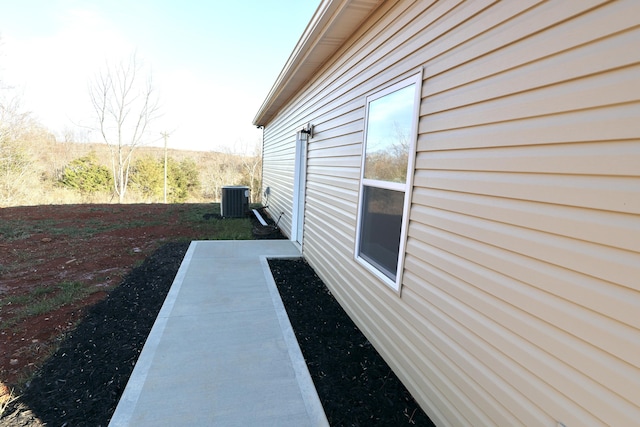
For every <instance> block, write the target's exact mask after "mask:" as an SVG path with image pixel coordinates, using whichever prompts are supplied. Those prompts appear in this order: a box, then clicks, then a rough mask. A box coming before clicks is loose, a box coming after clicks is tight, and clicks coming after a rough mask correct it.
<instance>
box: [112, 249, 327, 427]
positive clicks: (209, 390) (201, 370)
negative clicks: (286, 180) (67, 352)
mask: <svg viewBox="0 0 640 427" xmlns="http://www.w3.org/2000/svg"><path fill="white" fill-rule="evenodd" d="M299 256H300V252H299V250H298V249H297V247H296V246H295V245H294V244H293V243H292V242H290V241H287V240H250V241H197V242H192V243H191V245H190V247H189V250H188V251H187V253H186V255H185V258H184V260H183V262H182V265H181V266H180V269H179V270H178V274H177V275H176V278H175V280H174V282H173V285H172V286H171V290H170V291H169V294H168V295H167V298H166V300H165V302H164V305H163V306H162V309H161V310H160V313H159V314H158V318H157V319H156V322H155V324H154V325H153V329H152V330H151V333H150V334H149V337H148V338H147V341H146V343H145V346H144V348H143V350H142V353H141V355H140V358H139V359H138V362H137V364H136V366H135V368H134V370H133V373H132V375H131V378H130V379H129V382H128V383H127V386H126V389H125V391H124V393H123V395H122V397H121V399H120V402H119V403H118V407H117V408H116V411H115V413H114V415H113V417H112V419H111V422H110V424H109V426H111V427H116V426H136V427H141V426H154V427H157V426H278V427H286V426H296V427H299V426H327V425H328V423H327V419H326V417H325V414H324V411H323V409H322V405H321V404H320V401H319V399H318V395H317V394H316V390H315V387H314V386H313V382H312V380H311V377H310V376H309V372H308V371H307V366H306V364H305V362H304V359H303V357H302V354H301V353H300V349H299V347H298V343H297V341H296V339H295V336H294V334H293V330H292V329H291V325H290V324H289V319H288V318H287V314H286V312H285V310H284V307H283V305H282V301H281V300H280V295H279V294H278V291H277V289H276V286H275V283H274V282H273V278H272V277H271V273H270V270H269V266H268V264H267V261H266V258H275V257H288V258H291V257H299Z"/></svg>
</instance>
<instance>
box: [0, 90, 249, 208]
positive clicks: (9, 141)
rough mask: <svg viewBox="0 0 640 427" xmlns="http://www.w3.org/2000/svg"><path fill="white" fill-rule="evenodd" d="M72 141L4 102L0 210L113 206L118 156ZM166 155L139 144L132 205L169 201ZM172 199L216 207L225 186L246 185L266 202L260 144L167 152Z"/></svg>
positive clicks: (130, 184)
mask: <svg viewBox="0 0 640 427" xmlns="http://www.w3.org/2000/svg"><path fill="white" fill-rule="evenodd" d="M64 139H65V140H64V141H57V140H56V138H55V136H54V135H53V134H52V133H51V132H50V131H49V130H48V129H47V128H46V127H44V126H43V125H41V124H40V123H39V122H38V121H37V120H36V119H35V118H33V116H32V115H31V114H30V113H29V112H25V111H22V109H21V106H20V103H19V102H18V101H17V100H15V99H14V100H10V101H9V102H7V101H6V100H5V99H3V98H0V206H16V205H38V204H64V203H111V202H119V201H120V198H119V196H118V194H117V193H116V191H115V189H114V182H113V173H112V168H111V151H110V148H109V146H108V145H107V144H105V143H88V142H76V141H74V139H75V136H74V132H72V131H71V130H69V131H68V132H66V133H65V138H64ZM164 158H165V152H164V149H163V148H159V147H148V146H141V147H138V149H137V150H136V152H135V153H133V154H132V156H131V166H130V170H129V175H130V176H129V180H128V182H127V189H128V191H127V193H126V196H125V197H124V199H123V202H125V203H141V202H142V203H156V202H164V200H165V180H164V176H165V169H164V167H165V160H164ZM166 164H167V171H166V172H167V181H166V187H167V192H166V195H167V198H166V200H167V202H169V203H176V202H216V201H219V200H220V196H221V191H222V187H223V186H225V185H246V186H248V187H249V188H250V189H251V195H252V201H253V202H258V201H259V196H260V185H261V166H260V165H261V154H260V150H259V144H258V143H256V147H255V150H254V152H253V153H250V154H243V155H239V154H234V153H233V152H231V151H229V152H213V151H211V152H195V151H183V150H173V149H169V150H168V151H167V162H166Z"/></svg>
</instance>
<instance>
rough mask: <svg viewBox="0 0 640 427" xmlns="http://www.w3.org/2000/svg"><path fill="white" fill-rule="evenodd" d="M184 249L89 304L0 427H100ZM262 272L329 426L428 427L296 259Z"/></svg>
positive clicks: (169, 251) (158, 258)
mask: <svg viewBox="0 0 640 427" xmlns="http://www.w3.org/2000/svg"><path fill="white" fill-rule="evenodd" d="M267 235H268V236H270V237H271V238H274V237H275V238H278V237H281V234H280V233H279V232H277V230H276V231H274V233H273V234H271V233H265V236H267ZM265 236H256V238H264V237H265ZM187 248H188V243H168V244H166V245H164V246H162V247H161V248H159V249H158V250H157V251H156V252H155V253H154V254H153V255H152V256H150V257H149V258H147V259H146V260H145V261H144V263H143V264H142V265H141V266H139V267H137V268H136V269H134V270H133V271H132V272H131V273H130V274H129V276H127V277H126V278H125V280H124V281H123V282H122V284H121V285H120V286H118V287H117V288H115V289H114V290H113V291H112V292H111V293H110V294H109V296H108V297H107V298H106V299H105V300H103V301H102V302H100V303H98V304H96V305H95V306H94V307H92V309H91V310H89V312H88V313H87V315H86V317H85V318H84V319H83V321H82V322H81V323H80V324H79V325H78V327H77V328H76V329H75V330H74V331H72V332H71V333H69V334H68V335H67V336H66V337H65V339H64V340H63V342H62V344H61V346H60V348H59V349H58V350H57V351H56V352H55V353H54V354H53V356H51V358H50V359H48V361H47V362H46V363H45V364H44V366H42V368H41V369H40V370H39V371H38V372H37V373H36V375H35V376H34V377H33V378H32V380H31V381H30V382H29V383H28V387H27V388H26V389H25V390H24V391H23V392H22V395H21V397H20V398H19V399H18V400H16V401H15V402H13V403H12V404H11V405H10V406H9V407H8V408H7V410H6V411H5V415H4V416H3V417H2V419H0V427H4V426H23V427H36V426H42V423H45V424H46V425H49V426H106V425H107V424H108V422H109V419H110V418H111V416H112V415H113V412H114V411H115V408H116V405H117V403H118V399H119V398H120V395H121V394H122V392H123V391H124V387H125V386H126V383H127V380H128V378H129V376H130V375H131V372H132V371H133V367H134V365H135V362H136V360H137V358H138V356H139V354H140V352H141V351H142V347H143V345H144V342H145V340H146V337H147V336H148V334H149V332H150V330H151V327H152V326H153V322H154V321H155V318H156V317H157V314H158V312H159V311H160V308H161V306H162V303H163V301H164V299H165V297H166V294H167V292H168V291H169V288H170V286H171V284H172V282H173V278H174V277H175V275H176V273H177V271H178V268H179V266H180V263H181V262H182V259H183V257H184V254H185V252H186V250H187ZM271 268H272V270H273V272H274V276H275V278H276V282H277V284H278V288H279V289H280V292H281V295H282V299H283V301H284V304H285V307H286V309H287V313H288V314H289V318H290V320H291V323H292V325H293V327H294V329H295V332H296V336H297V338H298V341H299V342H300V346H301V349H302V352H303V354H304V356H305V358H306V359H307V363H308V366H309V370H310V372H311V375H312V378H313V380H314V382H315V384H316V387H317V389H318V394H319V395H320V399H321V400H322V403H323V405H324V408H325V411H326V414H327V417H328V418H329V421H330V423H331V425H334V426H371V425H381V426H397V425H423V426H431V425H433V424H431V422H430V420H429V419H428V418H427V416H426V415H425V414H424V413H423V412H422V410H420V408H419V407H418V406H417V405H416V403H415V402H414V401H413V399H412V397H411V396H410V394H409V393H408V392H407V391H406V389H405V388H404V387H403V386H402V384H401V383H400V382H399V381H398V379H397V378H396V377H395V375H394V374H393V373H392V372H391V370H390V369H389V367H388V366H387V364H386V363H385V362H384V361H383V360H382V358H381V357H380V356H379V355H378V353H377V352H376V351H375V349H374V348H373V346H372V345H371V344H370V343H369V342H368V341H367V340H366V338H364V336H362V334H361V333H360V331H359V330H358V328H356V326H355V325H354V324H353V323H352V322H351V320H350V319H349V317H348V316H347V315H346V314H345V313H344V311H343V310H342V309H341V308H340V306H339V305H338V304H337V303H336V301H335V299H333V297H332V296H331V294H330V292H329V291H328V290H327V289H326V287H325V286H324V284H323V283H322V281H320V279H318V277H317V276H316V275H315V273H314V272H313V270H312V269H311V268H310V267H309V266H308V265H307V264H306V263H305V262H304V261H296V260H273V261H271ZM176 392H177V393H179V390H176Z"/></svg>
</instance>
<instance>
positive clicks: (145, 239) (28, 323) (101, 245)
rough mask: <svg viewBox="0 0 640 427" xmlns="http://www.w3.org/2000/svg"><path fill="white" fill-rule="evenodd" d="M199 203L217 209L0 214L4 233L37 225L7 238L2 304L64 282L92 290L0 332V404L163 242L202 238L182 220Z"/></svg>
mask: <svg viewBox="0 0 640 427" xmlns="http://www.w3.org/2000/svg"><path fill="white" fill-rule="evenodd" d="M193 206H197V207H198V208H199V209H200V210H201V211H204V212H206V209H207V208H209V207H211V205H161V204H158V205H147V204H145V205H141V204H137V205H49V206H33V207H15V208H2V209H0V226H3V227H4V229H5V230H6V227H7V224H16V225H18V224H23V223H27V224H37V226H35V227H32V228H30V229H29V230H28V231H25V232H23V233H22V234H20V231H19V230H16V234H15V235H14V236H12V237H7V236H5V235H0V301H1V300H6V298H9V297H15V296H20V295H29V294H30V293H32V292H33V291H34V290H35V289H36V288H42V287H56V286H59V285H60V283H62V282H81V283H83V284H84V285H85V286H86V287H88V288H89V289H90V290H91V292H92V293H91V294H90V295H89V296H87V297H86V298H84V299H82V300H80V301H75V302H73V303H72V304H69V305H64V306H62V307H59V308H58V309H56V310H55V311H53V312H49V313H46V314H43V315H38V316H35V317H27V318H25V319H23V320H21V321H19V322H18V323H17V324H15V325H13V326H10V327H5V328H3V329H2V330H1V331H0V349H1V351H0V403H1V401H2V394H3V390H5V392H6V391H7V388H12V387H15V386H19V385H20V383H21V382H23V381H25V380H26V379H28V377H29V376H30V375H31V374H32V373H33V372H34V371H35V370H36V369H37V368H38V367H39V366H40V365H41V363H42V362H43V361H44V360H45V359H46V358H47V356H48V355H49V354H50V353H51V352H52V351H53V350H55V346H56V343H57V342H59V341H60V340H61V339H62V337H63V336H64V334H65V333H66V332H67V331H69V330H70V329H73V327H74V326H75V325H76V323H77V322H78V321H79V320H81V319H82V317H83V314H84V312H85V310H86V309H87V308H88V307H90V306H91V305H93V304H95V303H96V302H98V301H100V300H101V299H104V298H105V297H106V295H107V293H106V291H108V290H109V289H111V288H113V287H114V286H116V285H118V284H119V283H120V282H121V280H122V278H123V277H125V276H126V275H127V274H128V272H129V271H131V269H132V268H133V267H134V266H135V265H136V264H139V263H140V262H142V261H143V260H144V259H145V258H146V257H147V256H149V255H150V254H151V253H152V252H153V251H154V250H155V249H157V248H158V247H159V246H160V244H162V243H164V242H167V241H171V240H185V239H188V240H191V239H198V238H200V239H201V238H203V237H202V228H200V229H199V230H195V229H194V225H193V223H189V222H188V221H182V220H181V215H184V213H185V212H187V211H192V210H193V209H194V208H193ZM125 223H126V224H127V225H126V227H125V226H124V224H125ZM43 225H44V226H43ZM90 227H93V228H92V229H89V228H90ZM198 233H200V234H199V235H198ZM19 308H20V306H19V304H13V305H11V304H9V305H4V306H3V305H0V324H2V323H3V322H5V321H6V320H7V319H8V318H10V317H11V315H12V314H14V313H15V310H17V309H19ZM3 385H4V386H3ZM5 399H6V396H5Z"/></svg>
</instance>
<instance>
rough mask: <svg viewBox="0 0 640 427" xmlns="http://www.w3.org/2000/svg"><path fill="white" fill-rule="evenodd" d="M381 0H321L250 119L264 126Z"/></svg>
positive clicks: (255, 123) (256, 124) (257, 124)
mask: <svg viewBox="0 0 640 427" xmlns="http://www.w3.org/2000/svg"><path fill="white" fill-rule="evenodd" d="M383 1H384V0H323V1H322V2H321V3H320V5H319V6H318V9H317V10H316V12H315V13H314V15H313V17H312V18H311V21H309V24H308V25H307V27H306V29H305V30H304V32H303V33H302V36H301V37H300V40H298V43H297V44H296V47H295V48H294V49H293V52H292V53H291V55H290V56H289V59H288V60H287V62H286V63H285V65H284V68H283V69H282V71H281V72H280V74H279V75H278V78H277V79H276V81H275V83H274V84H273V87H272V88H271V90H270V91H269V94H268V95H267V98H266V99H265V100H264V102H263V103H262V106H261V107H260V110H258V113H257V114H256V116H255V118H254V119H253V124H254V125H255V126H266V125H267V124H268V123H269V122H270V121H271V120H272V119H273V118H274V117H275V116H276V114H278V112H279V111H280V109H281V108H282V107H283V106H284V105H285V104H286V103H287V102H288V101H289V100H290V99H291V98H292V97H293V96H294V95H295V94H296V92H297V91H298V90H300V89H301V88H302V87H303V86H304V85H305V84H306V83H307V82H308V81H309V80H311V78H312V76H313V74H314V73H315V72H316V71H317V70H318V69H319V68H320V67H321V66H322V65H324V64H325V63H326V61H327V60H329V58H331V57H332V56H333V55H334V54H335V53H336V52H337V51H338V49H340V48H341V47H342V45H343V43H344V42H345V41H346V40H347V39H348V38H349V37H351V35H353V33H354V32H355V31H356V30H357V29H358V28H359V27H360V25H361V24H362V22H363V21H364V20H365V19H366V18H367V17H368V16H369V15H370V14H371V13H372V12H373V11H374V10H375V9H376V8H377V7H378V6H379V5H380V4H381V3H382V2H383Z"/></svg>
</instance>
